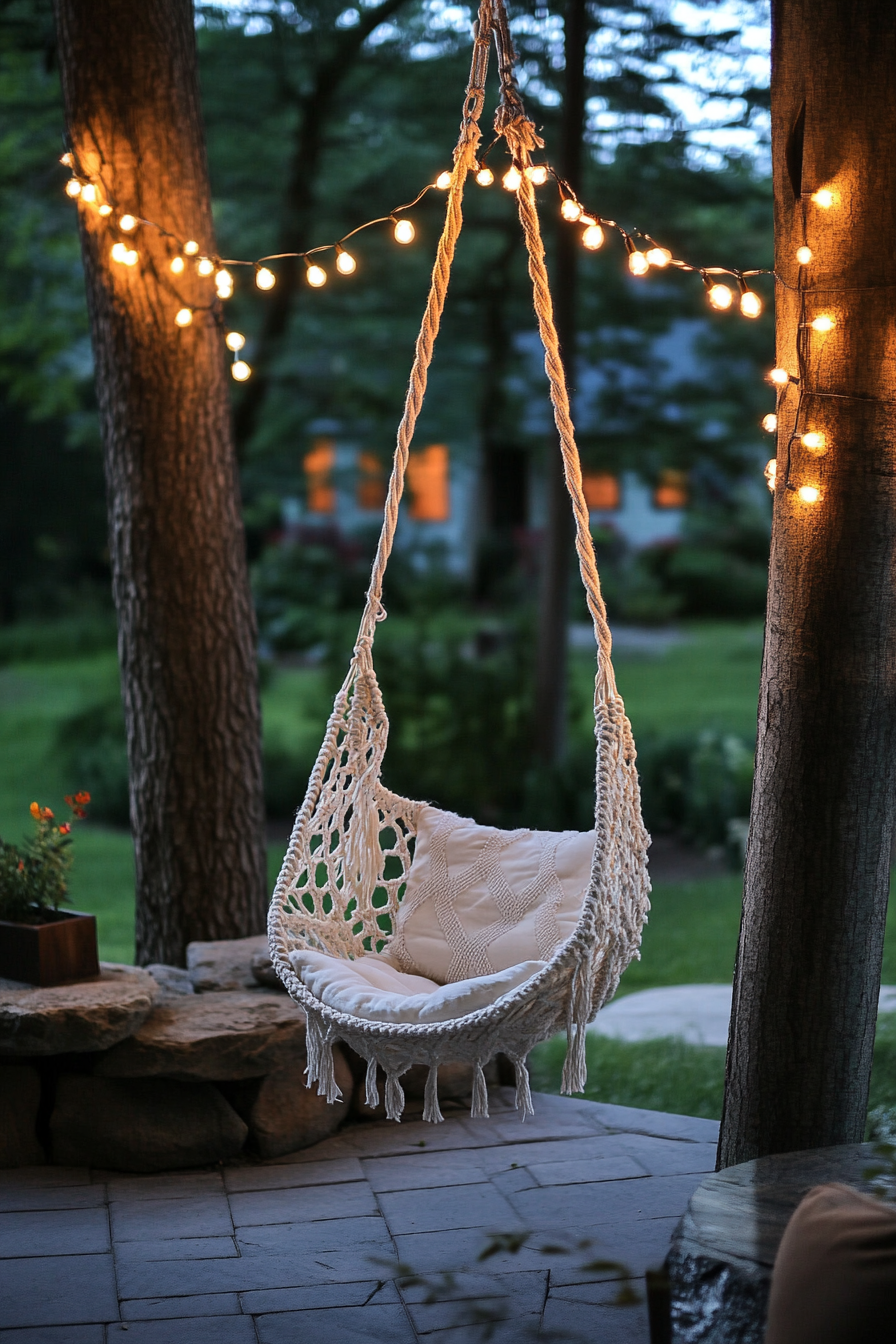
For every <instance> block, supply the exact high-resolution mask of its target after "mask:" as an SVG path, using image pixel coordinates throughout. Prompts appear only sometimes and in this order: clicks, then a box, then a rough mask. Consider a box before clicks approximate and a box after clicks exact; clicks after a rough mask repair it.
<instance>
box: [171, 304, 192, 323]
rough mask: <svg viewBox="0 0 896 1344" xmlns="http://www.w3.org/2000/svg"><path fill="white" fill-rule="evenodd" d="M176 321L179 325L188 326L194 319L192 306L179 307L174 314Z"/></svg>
mask: <svg viewBox="0 0 896 1344" xmlns="http://www.w3.org/2000/svg"><path fill="white" fill-rule="evenodd" d="M174 321H175V322H176V323H177V325H178V326H179V327H188V326H189V325H190V323H191V322H192V321H193V310H192V308H179V309H178V310H177V312H176V313H175V314H174Z"/></svg>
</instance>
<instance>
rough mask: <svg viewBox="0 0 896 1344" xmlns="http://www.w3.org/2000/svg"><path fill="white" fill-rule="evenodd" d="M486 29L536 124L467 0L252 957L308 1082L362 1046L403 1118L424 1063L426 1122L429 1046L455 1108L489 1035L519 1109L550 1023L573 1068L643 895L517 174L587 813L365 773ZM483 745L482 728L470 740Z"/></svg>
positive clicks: (624, 749) (622, 747)
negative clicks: (590, 748)
mask: <svg viewBox="0 0 896 1344" xmlns="http://www.w3.org/2000/svg"><path fill="white" fill-rule="evenodd" d="M492 36H494V38H495V42H496V44H497V46H498V55H499V69H500V77H501V102H500V105H499V108H498V113H497V116H496V119H495V129H496V131H497V134H498V136H499V137H503V138H504V139H505V141H506V142H507V147H508V149H509V151H510V153H511V156H512V158H513V161H514V163H515V164H517V165H518V166H519V167H520V168H521V169H525V168H526V166H527V165H528V164H529V163H530V155H531V153H532V152H533V150H534V149H535V148H537V146H538V145H540V144H541V142H540V141H539V140H538V137H537V136H536V134H535V127H534V125H533V124H532V122H531V121H529V120H528V118H527V117H526V115H525V111H524V109H523V106H522V101H521V99H520V96H519V90H518V89H517V88H516V84H515V80H514V77H513V60H514V57H513V52H512V43H511V42H510V36H509V27H508V24H507V15H506V12H505V9H504V3H503V0H481V3H480V8H479V22H478V26H477V30H476V35H475V39H474V53H473V63H472V69H471V73H470V82H469V84H468V86H467V96H466V99H465V102H464V112H463V120H462V126H461V135H460V139H459V141H458V145H457V148H456V150H455V156H454V171H453V173H452V175H451V186H450V188H449V190H448V197H447V208H446V219H445V226H444V229H443V232H442V236H441V238H440V240H439V246H438V252H437V256H436V262H435V266H434V268H433V274H432V283H431V287H430V292H429V298H428V300H427V305H426V311H425V314H424V318H423V323H422V326H421V330H420V336H419V339H418V342H417V347H416V356H415V360H414V365H413V368H412V370H411V377H410V384H409V389H408V394H407V399H406V402H405V410H404V415H403V417H402V421H401V424H400V426H399V429H398V442H397V446H396V449H395V457H394V460H393V466H392V474H391V477H390V480H389V487H388V492H387V498H386V506H385V516H384V521H383V528H382V532H381V534H380V539H379V544H378V547H377V553H376V557H375V559H374V563H373V570H372V574H371V580H370V587H369V588H368V591H367V600H366V603H365V607H364V612H363V615H362V618H361V626H360V630H359V633H358V639H357V642H356V644H355V649H354V654H353V657H352V660H351V664H350V666H349V670H348V673H347V675H346V678H345V681H344V682H343V684H342V687H341V689H340V691H339V693H338V695H337V696H336V701H335V704H334V706H333V713H332V714H331V716H330V721H329V723H328V725H327V731H326V734H325V736H324V741H323V744H322V746H321V749H320V753H319V755H318V758H317V762H316V764H315V767H314V770H313V772H312V774H311V778H310V779H309V781H308V790H307V793H306V795H305V801H304V803H303V804H302V807H301V808H300V810H299V812H298V814H297V816H296V821H295V825H294V827H293V832H292V836H291V837H290V841H289V846H288V848H287V852H286V856H285V858H284V861H283V867H282V869H281V872H280V876H279V878H278V880H277V885H276V888H275V890H274V897H273V900H272V902H271V909H270V915H269V919H268V929H269V934H270V947H271V958H272V961H273V964H274V966H275V968H276V970H277V974H278V975H279V976H280V978H281V980H282V981H283V983H284V985H285V986H286V988H287V989H288V990H289V992H290V994H291V995H292V996H293V998H294V999H295V1000H296V1001H297V1002H298V1003H299V1004H300V1005H301V1007H302V1008H303V1010H304V1012H305V1017H306V1023H307V1042H308V1068H307V1081H308V1084H309V1086H310V1085H311V1084H312V1083H314V1082H316V1083H317V1084H318V1092H319V1093H320V1094H321V1095H325V1096H326V1097H327V1098H328V1100H329V1101H335V1100H337V1099H338V1097H339V1096H340V1092H339V1088H338V1087H337V1085H336V1080H335V1074H334V1065H333V1045H334V1043H335V1042H336V1041H344V1042H345V1043H346V1044H347V1045H348V1046H349V1047H350V1048H351V1049H352V1050H354V1051H355V1052H356V1053H357V1054H359V1055H360V1056H361V1057H362V1058H363V1059H365V1060H366V1061H367V1102H368V1104H369V1105H370V1106H376V1105H378V1102H379V1094H378V1084H377V1070H378V1067H381V1068H382V1069H383V1070H384V1071H385V1074H386V1095H385V1101H386V1114H387V1116H389V1117H390V1118H391V1119H395V1120H398V1119H400V1118H401V1114H402V1110H403V1107H404V1093H403V1091H402V1088H401V1085H400V1081H399V1080H400V1078H401V1076H402V1074H404V1073H405V1072H406V1071H407V1070H408V1069H409V1068H410V1067H411V1066H412V1065H413V1064H426V1065H428V1066H429V1075H428V1080H427V1084H426V1093H425V1105H424V1112H423V1115H424V1119H426V1120H431V1121H438V1120H441V1119H442V1116H441V1113H440V1111H439V1103H438V1092H437V1075H438V1067H439V1064H440V1063H441V1062H449V1061H450V1062H463V1063H469V1064H472V1065H473V1106H472V1113H473V1115H474V1116H475V1115H487V1114H488V1094H487V1090H486V1086H485V1076H484V1073H483V1066H484V1065H485V1064H486V1063H488V1061H489V1060H491V1059H493V1058H494V1056H495V1055H496V1054H498V1053H499V1052H501V1053H503V1054H505V1055H507V1056H509V1058H510V1059H511V1060H512V1061H513V1062H514V1064H515V1066H516V1079H517V1106H518V1107H519V1108H521V1109H522V1111H523V1115H524V1116H525V1115H526V1114H527V1113H528V1114H531V1112H532V1104H531V1098H530V1095H529V1079H528V1072H527V1070H526V1056H527V1055H528V1053H529V1051H530V1050H531V1049H532V1047H533V1046H534V1045H536V1044H537V1043H538V1042H539V1041H543V1040H546V1039H547V1038H548V1037H549V1036H552V1035H553V1034H554V1033H556V1032H558V1031H561V1030H564V1029H565V1030H566V1033H567V1039H568V1048H567V1055H566V1062H565V1065H564V1069H563V1084H562V1086H563V1091H564V1092H580V1091H581V1090H582V1089H583V1088H584V1085H585V1079H586V1068H585V1028H586V1026H587V1024H588V1022H590V1021H591V1020H592V1019H593V1017H594V1016H595V1015H596V1013H597V1012H598V1010H599V1009H600V1008H601V1007H603V1005H604V1004H605V1003H606V1002H608V1000H609V999H611V998H612V997H613V994H614V993H615V991H616V986H617V985H618V983H619V977H620V975H621V974H622V972H623V971H624V970H625V968H626V966H627V965H628V964H629V962H630V961H631V960H632V959H633V958H634V957H637V956H638V947H639V945H640V940H641V929H642V926H643V924H644V921H645V919H646V917H647V911H648V909H649V900H648V893H649V891H650V883H649V881H648V878H647V864H646V854H647V846H648V844H649V837H648V836H647V833H646V831H645V830H644V826H643V823H642V820H641V808H640V794H639V789H638V775H637V770H636V768H635V749H634V742H633V740H632V733H631V725H630V724H629V721H628V719H627V718H626V715H625V707H624V705H623V703H622V698H621V696H620V695H619V693H618V691H617V689H616V683H615V678H614V675H613V666H612V661H611V657H610V653H611V642H612V641H611V637H610V630H609V627H608V625H607V616H606V608H605V606H604V602H603V598H602V596H601V591H600V579H599V577H598V573H597V565H596V562H595V557H594V545H593V542H592V538H591V533H590V529H589V513H588V506H587V503H586V501H585V497H584V493H583V490H582V473H581V465H580V463H579V456H578V450H577V448H576V443H575V436H574V430H573V426H572V420H571V418H570V413H569V399H568V395H567V391H566V382H565V378H564V374H563V366H562V362H561V359H560V350H559V344H558V340H557V332H556V328H555V326H554V321H553V316H552V307H551V295H550V290H549V288H548V280H547V272H546V270H545V266H544V248H543V245H542V241H541V233H540V227H539V222H538V213H537V210H536V206H535V192H534V187H533V185H532V182H531V179H530V178H529V177H528V176H527V174H526V173H525V172H523V173H522V176H521V182H520V186H519V189H518V190H517V193H516V196H517V203H518V208H519V213H520V220H521V223H522V226H523V233H524V236H525V239H526V246H527V249H528V252H529V273H530V275H531V277H532V282H533V291H534V299H535V311H536V314H537V317H538V327H539V333H540V335H541V339H542V342H543V344H544V347H545V368H546V371H547V374H548V381H549V385H550V394H551V401H552V403H553V407H554V419H555V422H556V425H557V429H558V433H559V440H560V450H561V454H562V458H563V466H564V472H565V477H566V483H567V486H568V489H569V493H570V497H571V500H572V506H573V514H574V518H575V526H576V551H577V553H578V557H579V570H580V573H581V576H582V581H583V583H584V586H585V594H586V599H587V602H588V608H589V611H590V613H591V617H592V620H593V623H594V632H595V638H596V642H597V675H596V678H595V698H594V716H595V738H596V747H597V770H596V778H595V794H596V800H595V829H594V830H593V831H590V832H586V833H584V834H579V833H576V832H569V831H565V832H561V833H550V832H538V831H499V830H496V829H495V828H494V827H487V826H485V827H483V826H477V825H476V824H475V823H474V822H471V821H469V820H467V819H466V818H463V817H457V816H454V814H453V813H449V812H441V811H439V810H438V809H437V808H434V807H431V806H430V805H429V804H426V803H422V802H414V801H412V800H411V799H408V798H402V797H400V796H398V795H397V794H394V793H390V792H389V790H388V789H386V788H385V787H384V786H383V784H382V782H381V769H382V763H383V756H384V754H385V751H386V743H387V738H388V731H389V723H388V719H387V718H386V712H385V708H384V706H383V701H382V697H381V695H380V689H379V685H378V683H377V679H376V673H375V671H374V666H373V638H374V633H375V630H376V625H377V622H378V621H380V620H382V619H383V618H384V617H385V614H386V613H385V610H384V608H383V605H382V591H383V579H384V574H385V569H386V562H387V560H388V558H389V555H390V553H391V550H392V544H393V541H394V536H395V528H396V526H397V522H398V509H399V503H400V500H401V495H402V490H403V486H404V477H405V471H406V469H407V463H408V454H409V450H410V444H411V440H412V438H413V433H414V427H415V425H416V422H417V417H418V415H419V412H420V409H421V406H422V403H423V395H424V391H425V387H426V377H427V371H428V368H429V364H430V362H431V359H432V351H433V345H434V342H435V337H436V334H437V332H438V329H439V323H440V320H441V316H442V310H443V308H444V303H445V295H446V293H447V288H448V280H449V276H450V270H451V262H452V258H453V256H454V250H455V245H456V243H457V239H458V236H459V234H460V229H461V223H462V213H461V200H462V196H463V189H464V183H465V180H466V177H467V175H468V173H470V172H471V171H473V172H475V171H476V170H477V165H478V158H477V148H478V144H479V140H480V129H479V118H480V116H481V114H482V106H483V100H484V89H485V76H486V69H487V64H488V51H489V45H490V42H491V38H492ZM481 750H482V751H483V752H486V753H487V752H488V750H489V744H488V741H487V740H485V741H483V742H482V743H481Z"/></svg>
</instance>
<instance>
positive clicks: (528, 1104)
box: [513, 1056, 535, 1120]
mask: <svg viewBox="0 0 896 1344" xmlns="http://www.w3.org/2000/svg"><path fill="white" fill-rule="evenodd" d="M513 1064H514V1068H515V1069H516V1109H517V1110H518V1111H522V1113H523V1114H522V1115H521V1117H520V1119H521V1120H525V1119H526V1116H527V1115H534V1114H535V1107H534V1106H533V1105H532V1093H531V1092H530V1090H529V1070H528V1069H527V1068H526V1061H525V1059H520V1058H519V1057H516V1056H515V1057H514V1059H513Z"/></svg>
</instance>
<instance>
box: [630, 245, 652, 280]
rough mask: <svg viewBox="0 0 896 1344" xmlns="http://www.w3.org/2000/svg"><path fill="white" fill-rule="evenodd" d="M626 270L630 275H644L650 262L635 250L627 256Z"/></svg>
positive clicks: (648, 268)
mask: <svg viewBox="0 0 896 1344" xmlns="http://www.w3.org/2000/svg"><path fill="white" fill-rule="evenodd" d="M628 268H629V270H630V271H631V273H632V275H646V274H647V272H648V271H649V270H650V262H649V261H648V260H647V258H646V257H645V255H644V253H643V252H639V251H638V250H637V248H636V249H635V251H634V252H629V254H628Z"/></svg>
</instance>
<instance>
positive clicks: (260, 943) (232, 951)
mask: <svg viewBox="0 0 896 1344" xmlns="http://www.w3.org/2000/svg"><path fill="white" fill-rule="evenodd" d="M267 953H268V936H267V934H266V933H260V934H258V936H257V937H254V938H226V939H223V938H222V939H221V940H220V941H218V942H212V943H188V944H187V970H188V971H189V973H190V979H191V980H192V981H193V986H194V988H195V989H196V990H197V991H198V992H199V993H202V994H205V993H208V992H209V991H214V990H217V989H253V988H254V987H255V985H256V983H257V981H256V979H255V977H254V975H253V974H252V959H253V957H256V956H260V957H266V956H267Z"/></svg>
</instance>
